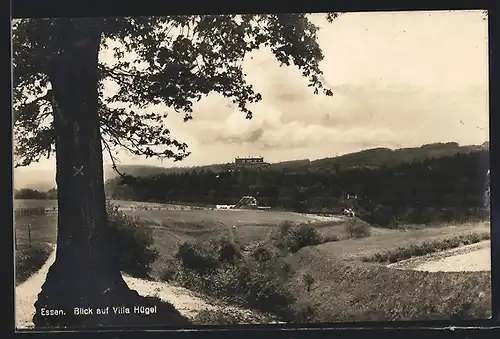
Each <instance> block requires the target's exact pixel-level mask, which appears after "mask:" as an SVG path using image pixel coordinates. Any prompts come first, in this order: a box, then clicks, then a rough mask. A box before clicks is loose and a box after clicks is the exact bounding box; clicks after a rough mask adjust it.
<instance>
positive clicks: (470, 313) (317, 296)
mask: <svg viewBox="0 0 500 339" xmlns="http://www.w3.org/2000/svg"><path fill="white" fill-rule="evenodd" d="M319 247H320V246H318V247H306V248H303V249H302V250H300V251H299V252H298V253H296V254H293V255H291V256H289V257H287V258H286V261H287V262H288V263H289V264H290V265H291V266H292V270H293V272H294V275H293V277H292V279H291V280H290V282H289V284H288V287H289V288H291V289H292V291H293V293H294V295H295V296H296V297H297V298H298V299H299V300H301V301H303V302H308V303H310V304H312V305H313V307H314V310H315V322H337V321H360V320H363V321H370V320H375V319H377V320H381V319H383V320H388V321H392V320H439V319H441V320H444V319H448V320H449V319H453V318H458V317H460V318H462V319H478V318H481V319H485V318H488V317H490V316H491V275H490V272H423V271H413V270H395V269H390V268H387V267H384V266H380V265H376V264H370V263H363V262H360V261H357V260H352V261H351V260H338V259H336V258H333V257H325V254H324V252H322V251H320V250H319ZM306 273H307V274H309V275H311V276H312V277H313V279H314V284H313V286H312V288H311V291H310V292H308V291H307V290H306V288H305V287H304V282H303V275H304V274H306Z"/></svg>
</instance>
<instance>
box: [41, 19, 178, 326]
mask: <svg viewBox="0 0 500 339" xmlns="http://www.w3.org/2000/svg"><path fill="white" fill-rule="evenodd" d="M82 26H83V25H79V24H78V20H75V24H74V25H73V26H71V29H68V28H67V26H66V31H65V32H64V34H63V35H62V36H61V37H60V40H61V41H62V43H61V45H62V46H61V51H60V53H59V54H58V55H57V56H56V57H55V58H54V60H53V63H52V67H51V68H50V69H49V77H50V80H51V84H52V94H53V99H54V100H53V109H54V128H55V131H56V135H57V140H56V159H57V160H56V161H57V173H56V182H57V194H58V220H57V223H58V234H57V252H56V260H55V263H54V264H53V265H52V266H51V268H50V269H49V272H48V275H47V278H46V281H45V283H44V285H43V286H42V290H41V292H40V294H39V295H38V300H37V302H36V303H35V309H36V312H35V316H34V318H33V322H34V323H35V326H37V327H73V326H77V327H81V326H88V327H100V326H114V325H116V326H123V325H130V324H134V321H131V319H130V317H131V316H130V315H128V314H124V315H115V314H113V312H112V308H113V307H117V306H130V307H134V306H141V305H147V304H148V301H147V300H142V299H140V297H139V296H138V294H137V292H135V291H131V290H130V289H129V288H128V286H127V284H126V283H125V281H124V280H123V278H122V275H121V272H120V266H119V262H118V253H117V251H116V250H115V249H114V248H113V241H112V240H113V239H109V236H108V232H107V229H108V223H107V213H106V198H105V192H104V179H103V157H102V144H101V134H100V125H99V106H98V84H99V74H98V67H97V66H98V54H99V47H100V43H101V32H100V30H99V28H98V27H97V26H88V27H85V26H83V29H82ZM106 307H108V313H104V314H101V315H99V314H96V313H97V309H98V308H100V309H102V310H103V311H104V310H106ZM75 308H83V309H85V308H90V309H92V313H93V314H92V315H81V314H78V312H75ZM172 309H173V308H172ZM50 310H56V311H59V312H60V314H59V315H55V316H54V315H50ZM170 311H172V312H173V313H176V312H174V311H175V309H173V310H170ZM48 313H49V314H48ZM176 314H178V313H176ZM179 316H180V315H179ZM124 317H125V318H124ZM126 317H128V319H127V318H126ZM135 318H136V319H137V317H135ZM179 319H180V318H179ZM151 320H152V319H151ZM181 320H182V319H181ZM164 321H166V322H167V324H168V318H166V319H164ZM135 324H136V325H137V323H135Z"/></svg>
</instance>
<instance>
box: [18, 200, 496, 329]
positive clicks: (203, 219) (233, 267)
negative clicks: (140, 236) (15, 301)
mask: <svg viewBox="0 0 500 339" xmlns="http://www.w3.org/2000/svg"><path fill="white" fill-rule="evenodd" d="M40 203H42V204H46V205H47V208H50V207H52V206H50V202H48V201H40ZM52 203H53V202H52ZM114 203H115V205H119V206H120V207H122V208H123V213H125V214H126V215H128V216H130V217H133V220H136V222H137V224H138V225H139V226H140V227H145V228H148V229H150V231H151V235H152V238H153V245H152V247H153V248H154V249H155V250H156V252H157V254H158V256H157V258H156V260H155V261H154V262H153V263H152V264H151V265H150V272H149V275H150V278H151V279H155V280H164V281H167V282H169V283H171V284H174V285H181V286H183V287H187V288H189V289H192V290H194V291H196V292H199V293H203V294H206V295H207V296H210V297H213V298H218V299H223V300H224V301H225V302H229V303H232V304H236V305H239V306H244V307H247V308H251V309H255V310H259V311H262V312H268V313H271V314H273V315H274V316H277V317H279V318H280V319H282V320H283V321H288V322H304V321H306V322H335V321H369V320H377V321H381V320H431V319H470V318H487V317H489V316H490V314H491V305H490V304H491V283H490V272H449V273H444V272H437V273H430V272H420V271H411V270H396V269H391V268H387V267H386V263H385V262H384V260H378V259H373V260H369V258H383V257H384V255H385V256H388V255H389V254H391V253H392V254H391V255H393V256H395V257H397V258H400V259H401V260H402V259H406V258H407V257H408V255H410V256H413V255H423V254H425V253H423V252H422V253H420V252H419V251H415V249H416V248H420V247H422V246H428V245H427V244H429V243H432V244H433V245H432V246H434V248H433V249H432V251H439V250H442V249H448V248H451V247H450V246H454V245H449V243H450V241H451V242H454V241H455V240H453V239H462V240H463V239H469V238H470V239H472V238H474V239H476V238H477V239H480V240H484V239H486V238H487V237H486V236H485V234H487V233H489V227H490V226H489V222H469V223H461V224H456V223H455V224H442V225H434V226H428V227H424V226H422V225H420V226H416V225H413V226H410V225H408V227H404V228H398V229H388V228H379V227H373V226H371V225H369V224H368V223H366V222H364V221H361V220H359V219H357V218H351V219H347V218H344V217H339V218H338V219H336V220H330V221H325V220H318V219H316V218H314V217H313V216H309V215H305V214H299V213H288V212H273V211H250V210H248V211H243V210H232V211H231V210H229V211H227V210H211V209H205V210H178V208H169V207H168V205H163V207H161V206H160V205H159V204H147V203H138V202H114ZM28 204H30V207H37V206H36V204H34V203H33V202H32V201H30V202H28ZM131 205H135V206H142V207H148V209H145V208H142V209H130V208H129V207H130V206H131ZM286 223H288V224H289V225H301V226H302V228H301V231H300V232H303V233H302V234H301V233H300V232H299V231H296V232H295V233H294V234H293V235H292V236H284V235H283V234H284V233H280V232H283V231H282V230H281V228H283V225H284V224H286ZM27 224H30V225H31V245H32V246H31V247H33V246H38V247H40V246H46V245H47V244H54V243H55V240H56V216H55V215H42V216H37V217H23V218H16V235H17V242H18V247H19V248H20V250H19V249H18V252H17V253H16V259H17V261H16V266H19V267H24V266H30V267H31V268H30V269H29V270H26V271H27V272H28V273H26V274H24V275H25V276H29V274H31V273H33V272H31V271H33V268H32V267H33V266H34V264H33V262H34V263H35V264H36V263H38V262H40V261H41V263H43V261H42V260H41V259H40V258H43V257H44V256H45V254H43V255H41V254H37V259H36V260H34V261H33V260H32V263H31V264H30V265H26V264H24V262H27V256H29V255H28V254H27V253H28V252H27V249H29V248H30V246H29V244H28V237H27V227H26V225H27ZM290 227H291V226H290ZM352 227H363V228H365V229H367V230H368V231H369V232H366V233H365V234H363V235H362V236H353V234H352V233H351V232H350V229H352ZM304 232H305V233H304ZM308 232H309V233H308ZM311 232H312V233H311ZM280 237H289V238H290V237H291V239H292V240H296V239H293V237H296V238H297V237H302V238H301V239H302V240H300V239H299V240H300V241H299V240H297V241H299V242H301V244H300V245H299V246H298V250H296V249H295V250H289V249H286V248H284V247H280V244H278V243H277V239H278V240H279V238H280ZM311 237H312V238H314V237H316V238H317V239H316V240H314V241H313V242H310V243H308V241H310V239H312V238H311ZM457 237H458V238H457ZM221 239H222V240H223V243H224V242H225V244H226V245H218V244H220V242H219V243H217V241H221ZM304 239H306V240H304ZM307 239H309V240H307ZM450 239H452V240H450ZM462 240H460V241H462ZM460 241H458V242H457V246H459V245H460V244H461V243H460ZM471 241H472V240H471ZM474 241H475V240H474ZM478 241H479V240H478ZM443 242H447V244H448V245H446V246H448V247H446V246H441V245H440V244H441V243H443ZM186 243H187V244H191V245H190V246H191V247H190V249H189V248H188V250H189V251H188V252H186V253H188V254H189V253H191V254H189V255H194V256H195V257H196V256H197V258H198V259H200V258H201V259H203V260H208V259H210V260H212V259H213V258H215V261H217V260H219V259H220V257H217V255H219V254H217V253H220V250H221V248H227V247H228V245H227V244H229V245H230V246H229V247H234V248H235V251H236V252H237V254H238V259H237V260H236V261H231V262H218V263H215V265H214V266H213V269H210V270H206V271H203V272H201V271H199V270H196V269H193V268H188V267H186V266H185V265H184V266H183V264H182V260H181V259H185V257H183V254H182V253H181V254H179V253H180V248H181V245H182V244H186ZM308 244H312V245H308ZM217 246H219V247H217ZM224 246H226V247H224ZM419 246H420V247H419ZM46 248H47V247H46ZM407 249H412V250H413V252H412V250H407ZM23 251H24V252H23ZM32 251H34V252H36V253H39V252H42V253H45V252H43V251H40V250H38V249H37V250H33V249H32ZM190 251H191V252H190ZM218 251H219V252H218ZM259 251H260V252H259ZM257 252H259V253H264V252H265V253H267V254H266V255H269V258H268V259H264V260H262V259H257V257H255V253H257ZM395 252H398V253H396V254H394V253H395ZM399 252H401V253H403V254H401V253H399ZM49 253H50V252H49ZM193 253H194V254H193ZM388 253H389V254H388ZM408 253H410V254H408ZM46 256H48V254H47V255H46ZM207 258H208V259H207ZM217 258H219V259H217ZM367 258H368V259H367ZM398 260H399V259H398ZM41 263H40V266H41ZM23 265H24V266H23ZM30 272H31V273H30ZM25 278H26V277H24V278H23V279H25ZM221 321H222V322H223V320H221V319H218V320H217V323H218V324H220V323H221ZM228 322H229V320H228Z"/></svg>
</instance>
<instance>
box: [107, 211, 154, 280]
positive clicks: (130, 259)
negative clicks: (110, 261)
mask: <svg viewBox="0 0 500 339" xmlns="http://www.w3.org/2000/svg"><path fill="white" fill-rule="evenodd" d="M107 210H108V224H109V236H110V238H111V242H112V244H113V246H116V253H119V255H120V260H119V263H120V266H121V267H120V270H122V271H125V272H127V273H128V274H130V275H132V276H136V277H146V276H148V273H149V270H150V265H151V264H152V263H153V262H154V261H155V260H156V259H157V258H158V253H157V251H156V250H155V249H154V248H153V247H152V246H153V242H154V239H153V237H152V233H151V229H150V228H148V227H145V225H142V224H141V222H140V220H138V219H135V218H133V217H131V216H128V215H126V214H125V213H123V212H121V211H120V210H119V209H118V207H117V206H114V205H113V204H111V203H108V205H107Z"/></svg>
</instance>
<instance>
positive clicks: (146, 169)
mask: <svg viewBox="0 0 500 339" xmlns="http://www.w3.org/2000/svg"><path fill="white" fill-rule="evenodd" d="M488 149H489V142H485V143H483V144H482V145H467V146H460V145H459V144H458V143H456V142H448V143H433V144H427V145H423V146H421V147H408V148H399V149H395V150H393V149H390V148H372V149H367V150H363V151H360V152H355V153H349V154H344V155H341V156H337V157H332V158H324V159H318V160H313V161H311V160H308V159H303V160H293V161H285V162H279V163H273V164H271V166H270V167H269V169H276V170H292V171H294V170H298V171H301V170H305V169H309V170H324V169H345V168H352V167H375V168H380V167H394V166H398V165H400V164H402V163H412V162H421V161H423V160H426V159H435V158H441V157H451V156H454V155H456V154H466V153H470V152H475V151H482V150H488ZM224 169H225V164H214V165H207V166H195V167H170V168H166V167H156V166H138V165H123V166H119V170H120V171H121V172H123V173H126V174H128V175H132V176H135V177H149V176H155V175H159V174H170V173H182V172H191V171H192V170H211V171H214V172H219V171H223V170H224ZM116 176H117V174H116V173H115V172H114V171H113V170H112V169H111V168H108V169H106V178H108V179H111V178H114V177H116Z"/></svg>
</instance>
